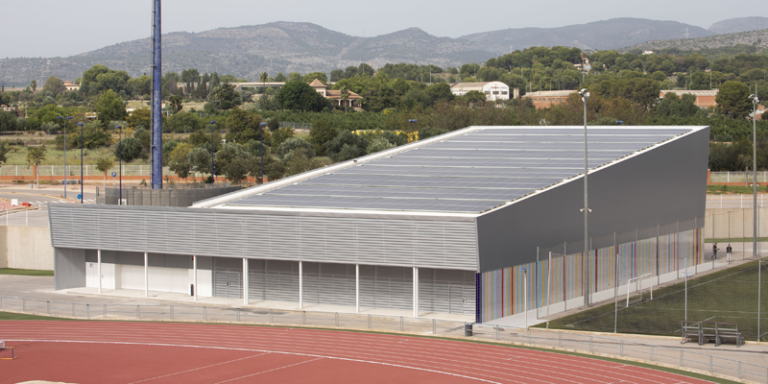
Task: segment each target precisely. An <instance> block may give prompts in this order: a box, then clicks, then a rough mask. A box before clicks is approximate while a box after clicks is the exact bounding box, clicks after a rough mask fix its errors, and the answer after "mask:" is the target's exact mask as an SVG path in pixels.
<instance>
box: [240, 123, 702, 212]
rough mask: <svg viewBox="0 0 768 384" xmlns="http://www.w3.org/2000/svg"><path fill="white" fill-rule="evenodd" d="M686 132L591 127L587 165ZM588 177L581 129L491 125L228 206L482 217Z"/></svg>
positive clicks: (630, 152)
mask: <svg viewBox="0 0 768 384" xmlns="http://www.w3.org/2000/svg"><path fill="white" fill-rule="evenodd" d="M687 132H690V129H685V128H680V129H677V128H660V129H659V128H642V127H633V128H599V129H592V128H590V129H589V131H588V144H589V167H590V168H596V167H599V166H601V165H604V164H607V163H610V162H612V161H614V160H617V159H621V158H623V157H626V156H628V155H631V154H633V153H635V152H637V151H640V150H643V149H646V148H648V147H651V146H653V145H656V144H658V143H661V142H664V141H666V140H669V139H671V138H673V137H675V136H678V135H681V134H685V133H687ZM583 172H584V131H583V128H578V127H572V128H570V127H569V128H554V129H548V128H514V127H488V128H483V129H479V130H475V131H471V132H468V133H466V134H464V135H460V136H455V137H451V138H446V139H445V140H441V141H437V142H434V143H430V144H427V145H422V146H417V147H415V148H412V149H410V150H407V151H404V152H399V153H395V154H393V155H391V156H385V157H383V158H379V159H376V160H372V161H365V162H362V163H360V164H358V165H355V166H352V167H349V168H346V169H343V170H340V171H336V172H333V173H326V174H322V175H320V176H317V177H314V178H311V179H307V180H304V181H300V182H298V183H295V184H292V185H288V186H283V187H280V188H275V189H273V190H269V191H267V192H264V193H261V194H257V195H251V196H248V197H245V198H243V199H240V200H236V201H233V202H230V203H227V205H228V206H235V207H276V208H323V209H363V210H385V211H427V212H457V213H480V212H483V211H486V210H489V209H493V208H494V207H497V206H499V205H502V204H505V203H507V202H510V201H514V200H516V199H519V198H521V197H523V196H526V195H528V194H531V193H534V192H536V191H538V190H541V189H543V188H547V187H549V186H551V185H553V184H556V183H558V182H561V181H562V180H566V179H569V178H572V177H575V176H579V175H581V174H582V173H583Z"/></svg>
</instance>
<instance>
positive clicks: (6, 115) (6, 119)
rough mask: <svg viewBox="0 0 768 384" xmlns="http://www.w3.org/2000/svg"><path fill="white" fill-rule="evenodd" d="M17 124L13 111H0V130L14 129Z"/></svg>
mask: <svg viewBox="0 0 768 384" xmlns="http://www.w3.org/2000/svg"><path fill="white" fill-rule="evenodd" d="M18 126H19V125H18V119H17V117H16V114H15V113H13V112H5V111H0V132H4V131H15V130H16V129H17V128H18Z"/></svg>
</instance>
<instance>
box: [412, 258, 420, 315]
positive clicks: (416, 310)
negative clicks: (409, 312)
mask: <svg viewBox="0 0 768 384" xmlns="http://www.w3.org/2000/svg"><path fill="white" fill-rule="evenodd" d="M413 317H419V268H418V267H413Z"/></svg>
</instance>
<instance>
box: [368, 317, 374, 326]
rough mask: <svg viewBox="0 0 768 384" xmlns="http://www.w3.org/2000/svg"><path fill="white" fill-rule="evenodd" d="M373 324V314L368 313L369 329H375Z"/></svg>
mask: <svg viewBox="0 0 768 384" xmlns="http://www.w3.org/2000/svg"><path fill="white" fill-rule="evenodd" d="M372 325H373V324H372V323H371V315H368V329H373V328H372Z"/></svg>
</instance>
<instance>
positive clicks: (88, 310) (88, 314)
mask: <svg viewBox="0 0 768 384" xmlns="http://www.w3.org/2000/svg"><path fill="white" fill-rule="evenodd" d="M85 318H86V319H90V318H91V305H90V304H85Z"/></svg>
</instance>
